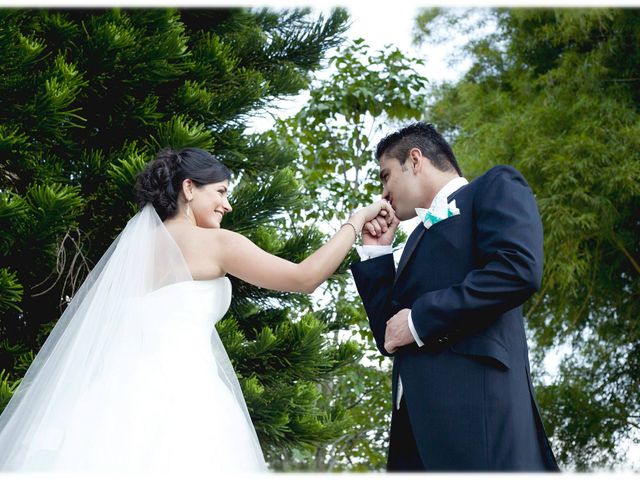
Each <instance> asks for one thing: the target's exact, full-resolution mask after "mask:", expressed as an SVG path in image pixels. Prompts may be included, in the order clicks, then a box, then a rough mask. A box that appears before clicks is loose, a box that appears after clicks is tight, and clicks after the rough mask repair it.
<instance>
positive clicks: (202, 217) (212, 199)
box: [191, 180, 232, 228]
mask: <svg viewBox="0 0 640 480" xmlns="http://www.w3.org/2000/svg"><path fill="white" fill-rule="evenodd" d="M228 192H229V181H228V180H225V181H223V182H218V183H209V184H207V185H203V186H201V187H196V188H194V189H193V200H192V201H191V212H192V215H193V216H194V217H195V219H196V223H197V225H198V226H199V227H202V228H220V224H221V223H222V217H223V216H224V215H225V214H226V213H228V212H230V211H231V210H232V208H231V205H230V204H229V200H228V198H227V195H228Z"/></svg>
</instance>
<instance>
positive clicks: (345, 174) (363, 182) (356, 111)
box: [274, 39, 427, 220]
mask: <svg viewBox="0 0 640 480" xmlns="http://www.w3.org/2000/svg"><path fill="white" fill-rule="evenodd" d="M329 63H330V65H333V67H334V72H333V74H332V75H331V76H330V77H328V78H325V79H323V80H320V79H319V80H318V81H317V82H316V83H315V84H314V85H313V86H312V88H311V90H310V92H309V97H310V98H309V100H308V101H307V103H306V104H305V106H304V107H303V108H302V109H301V110H300V111H299V112H298V113H297V114H296V115H294V116H293V117H291V118H290V119H287V120H285V121H281V122H280V123H279V128H277V130H276V132H277V133H276V132H274V135H275V134H277V135H278V136H279V138H280V139H281V140H280V141H281V143H283V144H287V143H288V144H289V145H291V147H297V150H298V152H299V158H298V161H297V162H296V165H297V169H296V177H297V178H298V179H299V180H300V182H301V184H302V185H303V186H304V189H305V193H307V194H308V195H309V197H310V198H311V199H312V201H313V202H314V204H316V205H322V208H313V209H306V210H304V211H303V209H301V210H299V211H298V213H300V214H301V215H302V216H303V217H304V218H305V219H321V220H332V219H343V218H344V216H345V214H347V213H348V212H350V211H351V210H353V209H354V208H356V207H358V206H360V205H363V204H366V203H369V202H371V200H372V197H373V196H374V195H379V194H380V182H379V180H378V170H377V166H376V165H375V162H373V161H372V160H373V156H372V149H373V148H374V147H375V144H376V143H377V141H378V140H379V139H380V134H381V132H382V131H383V129H388V128H389V122H394V121H396V122H397V121H404V120H408V119H418V118H420V117H421V116H422V114H423V113H424V109H425V107H426V102H425V96H424V89H425V86H426V83H427V80H426V79H425V78H424V77H423V76H421V75H420V74H419V73H418V72H417V71H416V70H417V69H418V68H419V67H420V66H422V65H423V64H424V62H423V61H422V60H420V59H417V58H411V57H408V56H406V55H405V54H403V53H402V52H401V51H400V50H399V49H397V48H391V47H387V48H385V49H384V50H381V51H377V52H371V48H370V47H369V46H368V45H367V44H366V43H365V41H364V40H363V39H357V40H355V41H353V42H351V43H349V44H347V45H345V46H344V47H341V48H338V49H337V51H336V54H335V55H334V56H332V57H331V59H330V61H329Z"/></svg>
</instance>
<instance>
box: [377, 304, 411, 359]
mask: <svg viewBox="0 0 640 480" xmlns="http://www.w3.org/2000/svg"><path fill="white" fill-rule="evenodd" d="M409 312H411V310H410V309H408V308H403V309H402V310H400V311H399V312H398V313H396V314H395V315H394V316H393V317H391V318H390V319H389V321H388V322H387V330H386V331H385V334H384V349H385V350H386V351H387V352H389V353H393V352H395V351H396V350H397V349H398V348H400V347H403V346H405V345H409V344H410V343H413V342H415V339H414V338H413V335H412V334H411V330H410V329H409Z"/></svg>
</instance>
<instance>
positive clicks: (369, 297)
mask: <svg viewBox="0 0 640 480" xmlns="http://www.w3.org/2000/svg"><path fill="white" fill-rule="evenodd" d="M351 272H352V273H353V279H354V281H355V283H356V287H357V289H358V293H359V294H360V297H361V298H362V303H363V304H364V309H365V311H366V312H367V317H368V318H369V326H370V327H371V331H372V332H373V337H374V339H375V342H376V346H377V347H378V350H380V353H382V355H385V356H391V355H392V354H391V353H389V352H388V351H387V350H386V349H385V348H384V337H385V331H386V326H387V320H389V318H390V317H391V312H390V306H391V291H392V287H393V280H394V278H395V274H396V266H395V263H394V261H393V254H391V253H389V254H387V255H381V256H379V257H376V258H372V259H370V260H364V261H361V262H356V263H354V264H352V265H351Z"/></svg>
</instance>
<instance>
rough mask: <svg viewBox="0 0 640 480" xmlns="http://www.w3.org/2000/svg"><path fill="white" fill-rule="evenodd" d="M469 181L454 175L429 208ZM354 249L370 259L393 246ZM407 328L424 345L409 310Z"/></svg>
mask: <svg viewBox="0 0 640 480" xmlns="http://www.w3.org/2000/svg"><path fill="white" fill-rule="evenodd" d="M468 183H469V182H468V181H467V179H466V178H464V177H456V178H454V179H453V180H450V181H449V182H448V183H447V184H446V185H445V186H444V187H442V189H441V190H440V191H439V192H438V193H437V194H436V196H435V197H434V198H433V201H432V202H431V205H430V207H429V208H431V207H432V206H433V205H435V204H436V202H441V201H444V202H446V201H447V197H449V195H451V194H452V193H454V192H457V191H458V190H459V189H460V188H462V187H464V186H465V185H466V184H468ZM356 250H357V252H358V255H360V260H361V261H365V260H370V259H372V258H376V257H379V256H382V255H388V254H390V253H393V247H392V246H391V245H363V246H356ZM407 320H408V323H409V330H411V335H413V338H414V339H415V341H416V344H417V345H418V346H419V347H422V346H423V345H424V342H423V341H422V340H421V339H420V337H419V336H418V333H417V332H416V327H415V326H414V325H413V320H412V319H411V312H409V317H408V319H407ZM402 391H403V390H402V379H401V378H400V376H398V395H397V396H396V408H397V409H399V408H400V400H402Z"/></svg>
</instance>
